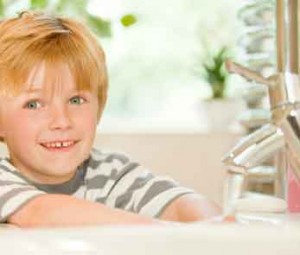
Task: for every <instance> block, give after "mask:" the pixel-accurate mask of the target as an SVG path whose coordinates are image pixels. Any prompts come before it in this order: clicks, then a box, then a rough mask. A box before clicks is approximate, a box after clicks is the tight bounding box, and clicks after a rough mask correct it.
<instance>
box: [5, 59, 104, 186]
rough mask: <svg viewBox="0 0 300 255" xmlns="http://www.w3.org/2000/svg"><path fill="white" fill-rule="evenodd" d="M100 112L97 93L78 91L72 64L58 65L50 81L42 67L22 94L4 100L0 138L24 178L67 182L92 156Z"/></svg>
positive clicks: (49, 74) (40, 66)
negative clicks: (91, 150)
mask: <svg viewBox="0 0 300 255" xmlns="http://www.w3.org/2000/svg"><path fill="white" fill-rule="evenodd" d="M97 113H98V99H97V93H93V92H92V91H78V90H77V89H76V84H75V82H74V79H73V76H72V74H71V72H70V70H69V68H68V67H67V65H64V64H61V65H56V66H53V67H52V68H51V69H50V72H49V70H48V72H47V76H46V74H45V65H44V64H43V63H42V64H40V65H38V66H36V67H35V68H33V70H32V71H31V73H30V74H29V77H28V78H27V81H26V84H25V85H24V89H23V90H22V92H21V93H20V94H18V95H17V96H0V135H1V136H2V137H3V138H4V140H5V143H6V144H7V147H8V150H9V153H10V160H11V162H12V164H13V165H14V166H15V167H16V168H17V169H19V171H21V172H22V173H23V174H24V175H25V176H27V177H28V178H29V179H31V180H32V181H34V182H38V183H49V184H51V183H53V184H54V183H62V182H65V181H68V180H69V179H70V178H72V176H73V174H74V172H75V171H76V168H77V167H78V166H79V165H80V164H81V163H82V162H83V161H84V160H85V159H86V158H87V157H88V155H89V153H90V149H91V147H92V143H93V140H94V135H95V130H96V126H97Z"/></svg>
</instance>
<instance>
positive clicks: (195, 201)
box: [160, 194, 221, 222]
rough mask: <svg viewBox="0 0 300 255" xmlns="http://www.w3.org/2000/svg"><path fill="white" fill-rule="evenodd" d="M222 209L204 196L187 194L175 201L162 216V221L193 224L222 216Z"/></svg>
mask: <svg viewBox="0 0 300 255" xmlns="http://www.w3.org/2000/svg"><path fill="white" fill-rule="evenodd" d="M220 215H221V209H220V208H219V207H218V206H217V205H216V204H214V203H213V202H212V201H210V200H208V199H207V198H205V197H204V196H201V195H198V194H187V195H184V196H181V197H179V198H177V199H176V200H174V201H173V202H172V203H171V204H170V205H169V206H168V207H167V208H166V209H165V210H164V212H163V213H162V215H161V216H160V219H161V220H167V221H180V222H191V221H200V220H205V219H209V218H212V217H216V216H220Z"/></svg>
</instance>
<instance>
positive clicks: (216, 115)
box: [200, 98, 244, 131]
mask: <svg viewBox="0 0 300 255" xmlns="http://www.w3.org/2000/svg"><path fill="white" fill-rule="evenodd" d="M200 105H201V106H200V107H202V110H203V111H204V113H205V119H206V122H207V126H208V128H209V130H212V131H226V130H229V129H230V128H231V127H232V126H233V125H234V124H237V117H238V115H239V114H240V113H241V111H242V110H243V109H244V102H243V101H242V100H238V99H232V98H228V99H210V100H205V101H202V102H201V104H200Z"/></svg>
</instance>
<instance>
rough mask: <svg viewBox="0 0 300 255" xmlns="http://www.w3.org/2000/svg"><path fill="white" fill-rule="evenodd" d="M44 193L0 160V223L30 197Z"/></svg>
mask: <svg viewBox="0 0 300 255" xmlns="http://www.w3.org/2000/svg"><path fill="white" fill-rule="evenodd" d="M42 194H45V192H43V191H40V190H38V189H37V188H35V187H34V186H32V185H30V184H28V183H27V182H26V181H25V180H24V179H23V178H22V177H21V176H19V174H18V173H16V172H14V171H11V169H10V168H9V165H8V164H6V163H5V160H1V162H0V223H5V222H6V221H7V218H8V217H9V216H10V215H12V214H13V213H15V212H16V211H17V210H18V209H20V208H21V207H22V206H23V205H25V204H26V203H28V202H29V201H30V200H31V199H33V198H35V197H37V196H39V195H42Z"/></svg>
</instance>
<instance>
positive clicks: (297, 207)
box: [287, 170, 300, 213]
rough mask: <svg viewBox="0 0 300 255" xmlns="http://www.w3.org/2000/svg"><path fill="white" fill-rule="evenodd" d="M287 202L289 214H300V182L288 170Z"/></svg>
mask: <svg viewBox="0 0 300 255" xmlns="http://www.w3.org/2000/svg"><path fill="white" fill-rule="evenodd" d="M287 201H288V211H289V212H291V213H296V212H298V213H299V212H300V181H298V180H297V179H296V177H295V175H294V174H293V172H292V171H291V170H288V187H287Z"/></svg>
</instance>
